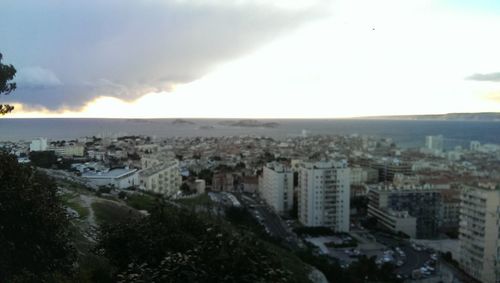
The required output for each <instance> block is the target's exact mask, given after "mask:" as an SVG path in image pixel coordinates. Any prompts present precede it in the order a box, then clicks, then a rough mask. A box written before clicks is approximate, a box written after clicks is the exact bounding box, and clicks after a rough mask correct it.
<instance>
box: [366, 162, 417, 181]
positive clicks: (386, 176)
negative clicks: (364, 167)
mask: <svg viewBox="0 0 500 283" xmlns="http://www.w3.org/2000/svg"><path fill="white" fill-rule="evenodd" d="M370 167H371V168H373V169H376V170H377V171H378V181H379V182H392V181H393V180H394V176H395V175H396V174H403V175H412V174H413V172H412V170H411V165H410V164H408V163H406V162H402V161H401V160H399V159H397V158H395V159H390V158H382V159H381V160H378V161H375V162H372V163H371V165H370Z"/></svg>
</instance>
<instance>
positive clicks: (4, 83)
mask: <svg viewBox="0 0 500 283" xmlns="http://www.w3.org/2000/svg"><path fill="white" fill-rule="evenodd" d="M2 58H3V55H2V53H0V95H2V94H3V95H8V94H9V93H11V92H12V91H14V90H15V89H16V83H14V82H12V79H14V77H15V76H16V68H14V66H12V65H7V64H2ZM12 110H14V106H12V105H10V104H0V115H5V114H7V113H9V112H11V111H12Z"/></svg>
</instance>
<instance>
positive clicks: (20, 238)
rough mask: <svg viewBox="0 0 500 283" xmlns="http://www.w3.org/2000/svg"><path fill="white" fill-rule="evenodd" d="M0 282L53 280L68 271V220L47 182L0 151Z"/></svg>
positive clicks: (54, 189)
mask: <svg viewBox="0 0 500 283" xmlns="http://www.w3.org/2000/svg"><path fill="white" fill-rule="evenodd" d="M0 180H1V182H0V216H1V217H0V227H1V229H0V278H2V279H1V280H2V282H12V281H15V280H17V281H18V282H19V281H23V282H25V281H30V282H31V280H33V282H34V281H36V282H40V281H55V279H54V278H55V277H57V276H62V274H69V273H70V272H71V271H72V264H73V259H74V256H75V251H74V249H73V248H72V245H71V242H70V240H69V239H70V234H69V230H68V227H69V220H68V218H67V215H66V210H65V209H64V207H63V206H62V202H61V201H60V199H59V197H58V196H57V187H56V184H55V183H54V181H53V180H52V179H50V178H49V177H48V176H47V175H45V174H42V173H41V172H38V171H36V170H34V169H32V168H31V167H29V166H25V165H20V164H18V163H17V160H16V158H15V157H14V156H10V155H7V154H5V153H1V152H0Z"/></svg>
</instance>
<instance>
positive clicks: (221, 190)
mask: <svg viewBox="0 0 500 283" xmlns="http://www.w3.org/2000/svg"><path fill="white" fill-rule="evenodd" d="M445 144H446V137H443V136H427V137H426V138H425V146H424V147H422V148H400V147H398V146H397V145H396V144H395V143H394V142H393V141H392V140H390V139H384V138H374V137H366V136H360V135H350V136H310V137H307V136H302V137H294V138H288V139H283V140H276V139H272V138H268V137H257V136H240V137H195V138H191V137H190V138H165V139H158V138H151V137H146V136H121V137H85V138H79V139H75V140H48V139H47V138H37V139H34V140H32V141H19V142H2V143H0V145H1V147H3V149H4V150H7V151H9V152H10V153H12V154H15V155H16V156H17V157H18V162H19V163H31V164H33V165H35V166H38V167H41V169H40V170H44V171H46V172H48V173H49V174H50V175H51V176H54V177H57V178H66V179H68V180H71V181H73V182H76V183H79V184H82V185H84V186H86V187H88V188H91V189H92V190H96V191H102V192H103V193H105V194H111V195H113V194H114V195H119V194H120V195H122V196H125V197H126V196H127V195H131V194H154V195H161V196H163V197H164V198H165V199H178V198H193V197H197V196H200V195H207V196H208V197H209V198H210V200H211V201H212V202H213V203H214V205H220V206H239V207H243V208H245V209H248V211H250V212H251V214H252V216H253V217H254V218H255V219H256V221H258V222H259V223H260V225H262V226H263V227H264V229H265V231H266V232H267V233H268V234H270V235H271V236H273V237H276V238H279V239H280V240H282V241H283V242H285V243H287V244H288V245H290V246H292V247H293V246H303V245H311V246H313V247H314V248H315V250H316V253H317V254H318V255H322V256H325V255H326V256H328V257H331V258H332V259H335V260H338V261H339V262H340V263H342V266H348V265H349V264H350V263H351V262H353V261H356V260H357V258H359V257H360V256H361V255H367V256H375V257H376V260H377V263H379V264H382V263H386V262H391V263H393V264H394V265H395V266H397V268H396V272H398V277H401V278H404V279H407V280H421V279H422V278H426V279H427V280H431V279H432V278H434V279H435V281H428V282H440V281H439V280H444V279H443V278H448V280H450V278H451V279H455V280H458V281H457V282H469V281H472V280H478V281H480V282H499V281H500V272H499V271H500V264H499V260H500V243H499V241H498V239H500V235H499V234H500V186H499V184H500V145H496V144H481V143H479V142H477V141H470V146H469V147H467V148H463V147H456V148H454V149H450V150H445V149H444V148H445ZM42 168H44V169H42ZM73 213H76V212H73ZM448 282H451V281H448Z"/></svg>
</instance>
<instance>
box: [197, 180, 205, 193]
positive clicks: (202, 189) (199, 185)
mask: <svg viewBox="0 0 500 283" xmlns="http://www.w3.org/2000/svg"><path fill="white" fill-rule="evenodd" d="M194 188H195V190H196V193H197V194H202V193H204V192H205V188H206V182H205V180H203V179H196V180H195V181H194Z"/></svg>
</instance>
